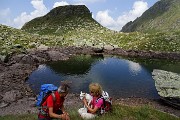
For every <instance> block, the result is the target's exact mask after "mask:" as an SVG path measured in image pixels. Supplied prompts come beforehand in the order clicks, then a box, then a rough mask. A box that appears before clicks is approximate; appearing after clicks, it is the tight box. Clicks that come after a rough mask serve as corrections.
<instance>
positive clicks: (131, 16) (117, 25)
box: [96, 1, 148, 31]
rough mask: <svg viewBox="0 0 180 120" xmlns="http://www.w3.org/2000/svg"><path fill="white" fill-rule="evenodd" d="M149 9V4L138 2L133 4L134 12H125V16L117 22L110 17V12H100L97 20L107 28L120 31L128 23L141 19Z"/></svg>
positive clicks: (120, 17)
mask: <svg viewBox="0 0 180 120" xmlns="http://www.w3.org/2000/svg"><path fill="white" fill-rule="evenodd" d="M147 9H148V4H147V2H143V1H136V2H135V3H134V4H133V7H132V10H130V11H129V12H125V13H124V14H123V15H121V16H119V17H118V18H117V20H115V19H113V18H112V17H111V16H110V15H109V12H108V11H109V10H105V11H99V12H98V13H97V15H96V20H97V21H98V22H99V23H100V24H102V25H103V26H105V27H108V28H110V29H112V30H117V31H119V30H121V28H122V27H123V26H124V25H125V24H126V23H127V22H129V21H133V20H135V19H136V18H137V17H140V16H141V15H142V13H143V12H144V11H146V10H147ZM106 18H107V21H106Z"/></svg>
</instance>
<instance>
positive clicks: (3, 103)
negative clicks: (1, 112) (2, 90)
mask: <svg viewBox="0 0 180 120" xmlns="http://www.w3.org/2000/svg"><path fill="white" fill-rule="evenodd" d="M8 105H9V103H6V102H1V103H0V108H4V107H7V106H8Z"/></svg>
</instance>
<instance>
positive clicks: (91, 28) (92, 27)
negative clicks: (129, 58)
mask: <svg viewBox="0 0 180 120" xmlns="http://www.w3.org/2000/svg"><path fill="white" fill-rule="evenodd" d="M74 11H76V12H74ZM77 11H78V12H77ZM0 31H1V32H0V57H1V59H2V58H3V57H4V56H6V55H9V54H12V53H16V52H19V53H22V52H23V53H25V52H27V51H28V50H29V49H32V48H38V47H40V46H46V47H65V46H76V47H81V46H90V47H95V48H102V47H104V46H106V45H109V46H112V47H114V48H122V49H124V50H145V51H162V52H180V31H178V30H177V31H170V32H156V33H154V34H152V33H140V32H131V33H123V32H117V31H112V30H109V29H107V28H104V27H103V26H101V25H100V24H99V23H97V22H96V21H95V20H94V19H93V18H92V15H91V13H90V11H89V10H88V9H87V7H85V6H83V5H80V6H72V5H70V6H61V7H57V8H55V9H53V10H51V11H50V12H49V13H48V14H47V15H45V16H43V17H39V18H35V19H33V20H32V21H30V22H28V23H26V24H25V25H24V26H23V27H22V30H19V29H14V28H11V27H8V26H4V25H0Z"/></svg>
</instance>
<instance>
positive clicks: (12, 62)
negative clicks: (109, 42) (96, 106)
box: [0, 47, 180, 116]
mask: <svg viewBox="0 0 180 120" xmlns="http://www.w3.org/2000/svg"><path fill="white" fill-rule="evenodd" d="M78 54H108V55H122V56H128V57H144V58H158V59H172V60H180V53H162V52H153V51H149V52H145V51H135V50H129V51H125V50H122V49H120V48H116V49H113V50H108V49H97V48H96V49H95V48H91V47H66V48H49V49H47V50H30V51H28V52H27V53H24V54H18V55H16V54H13V55H11V56H9V58H8V59H7V60H6V61H1V60H0V109H2V110H1V112H0V116H3V115H7V114H25V113H36V112H37V110H36V108H34V107H32V106H31V105H32V104H33V103H34V101H35V95H34V93H33V92H32V90H31V88H30V87H29V86H28V85H27V84H26V83H25V81H26V80H27V79H28V76H29V75H30V74H31V73H32V71H34V70H35V69H37V67H38V66H39V65H40V64H43V63H46V62H50V61H58V60H67V59H69V58H70V57H72V56H74V55H78ZM78 98H79V97H78V95H74V94H70V95H69V96H68V97H67V102H66V105H67V106H68V105H73V104H74V102H77V103H79V102H80V101H79V99H78ZM138 99H139V98H138ZM138 99H134V101H136V100H138ZM118 100H119V102H118V103H122V100H124V99H117V100H116V101H118ZM126 100H128V99H126ZM126 100H125V101H126ZM131 100H133V99H130V100H129V101H131ZM140 101H144V102H143V103H144V104H146V103H147V102H148V103H152V104H156V103H157V102H155V101H153V102H152V101H151V100H140ZM126 103H127V104H129V102H128V101H127V102H126ZM131 103H134V102H131ZM137 103H138V102H137ZM159 106H161V105H159ZM161 108H162V110H163V107H162V106H161ZM167 109H168V110H167ZM15 110H16V111H17V112H15ZM164 110H165V111H166V112H168V111H171V112H170V113H172V114H175V115H176V116H180V113H179V112H177V111H178V110H176V109H173V108H171V107H169V108H168V107H167V108H166V109H164Z"/></svg>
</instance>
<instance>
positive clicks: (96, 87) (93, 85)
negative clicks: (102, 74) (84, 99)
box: [89, 83, 102, 96]
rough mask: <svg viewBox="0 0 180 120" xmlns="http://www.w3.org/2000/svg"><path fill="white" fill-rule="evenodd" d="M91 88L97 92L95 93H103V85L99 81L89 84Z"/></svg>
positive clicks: (93, 91) (92, 91) (91, 90)
mask: <svg viewBox="0 0 180 120" xmlns="http://www.w3.org/2000/svg"><path fill="white" fill-rule="evenodd" d="M89 90H90V92H91V93H95V95H97V96H98V95H102V87H101V85H100V84H98V83H91V84H90V85H89Z"/></svg>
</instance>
